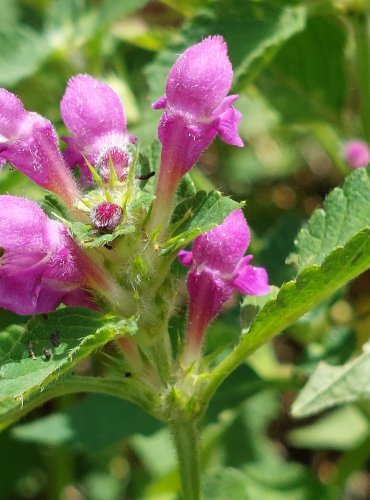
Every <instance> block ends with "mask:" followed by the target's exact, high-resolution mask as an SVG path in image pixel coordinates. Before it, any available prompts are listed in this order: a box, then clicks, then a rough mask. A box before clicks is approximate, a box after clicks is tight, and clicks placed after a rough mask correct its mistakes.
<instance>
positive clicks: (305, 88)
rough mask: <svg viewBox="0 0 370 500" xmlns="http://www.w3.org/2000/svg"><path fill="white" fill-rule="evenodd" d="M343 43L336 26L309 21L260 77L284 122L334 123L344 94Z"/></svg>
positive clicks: (342, 34) (327, 21)
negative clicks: (312, 121)
mask: <svg viewBox="0 0 370 500" xmlns="http://www.w3.org/2000/svg"><path fill="white" fill-rule="evenodd" d="M345 43H346V36H345V31H344V30H343V28H342V27H341V26H340V25H339V23H337V22H335V21H333V20H332V19H328V18H321V17H316V18H313V19H310V20H309V21H308V23H307V27H306V29H305V30H304V31H303V32H301V33H299V34H297V35H296V36H295V37H293V38H292V39H291V40H290V41H289V42H288V43H287V44H286V45H285V46H284V47H283V49H282V50H281V51H280V52H279V54H278V55H277V57H276V59H275V60H274V61H273V63H272V64H271V65H270V67H269V68H268V69H267V71H266V72H265V73H264V74H262V75H261V79H260V81H259V85H260V87H262V91H263V93H264V94H265V95H266V97H267V98H268V100H269V101H270V102H271V103H272V104H273V105H274V107H275V108H276V109H278V111H279V112H280V113H281V115H282V116H283V117H284V119H285V120H286V121H287V122H292V121H295V122H297V121H298V122H302V121H307V120H317V119H318V118H320V119H322V118H323V119H325V120H329V121H331V122H334V123H336V122H337V120H338V117H339V113H340V112H341V109H342V104H343V99H344V95H345V81H346V78H345V75H344V64H345V63H344V53H345V51H344V46H345ZM318 54H320V57H318Z"/></svg>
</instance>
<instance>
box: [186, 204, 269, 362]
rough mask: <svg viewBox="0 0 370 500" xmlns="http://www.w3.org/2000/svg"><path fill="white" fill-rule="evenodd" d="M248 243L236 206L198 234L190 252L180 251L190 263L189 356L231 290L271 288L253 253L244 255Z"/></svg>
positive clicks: (250, 292) (251, 291)
mask: <svg viewBox="0 0 370 500" xmlns="http://www.w3.org/2000/svg"><path fill="white" fill-rule="evenodd" d="M249 243H250V231H249V227H248V224H247V222H246V220H245V218H244V215H243V212H242V210H241V209H237V210H235V211H234V212H232V213H231V214H230V215H229V216H228V217H226V219H225V220H224V222H223V223H222V224H220V225H219V226H217V227H215V228H214V229H211V230H210V231H207V232H206V233H204V234H202V235H200V236H198V237H197V238H196V239H195V240H194V243H193V250H192V251H191V252H188V251H185V250H182V251H180V252H179V260H180V262H181V264H183V265H184V266H191V269H190V271H189V273H188V278H187V287H188V291H189V297H190V302H189V320H188V334H187V343H188V344H187V345H188V347H187V351H188V359H191V358H193V357H197V355H198V354H199V353H200V348H201V344H202V339H203V336H204V333H205V330H206V328H207V326H208V325H209V323H210V321H211V320H212V319H213V318H214V317H215V316H216V315H217V314H218V313H219V311H220V309H221V307H222V305H223V304H224V303H225V302H226V301H227V300H228V299H229V298H230V297H231V296H232V294H233V293H234V291H239V292H240V293H243V294H247V295H265V294H266V293H268V292H269V291H270V287H269V285H268V276H267V273H266V270H265V269H264V268H262V267H253V266H251V265H250V262H251V260H252V258H253V256H252V255H247V256H244V253H245V251H246V249H247V248H248V246H249ZM189 356H190V357H189Z"/></svg>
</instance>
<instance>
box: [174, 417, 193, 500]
mask: <svg viewBox="0 0 370 500" xmlns="http://www.w3.org/2000/svg"><path fill="white" fill-rule="evenodd" d="M170 425H171V430H172V435H173V438H174V441H175V447H176V453H177V459H178V464H179V469H180V476H181V484H182V494H183V500H199V499H200V459H199V436H198V421H197V420H190V421H186V422H183V421H182V420H180V421H177V422H176V421H175V422H172V424H170Z"/></svg>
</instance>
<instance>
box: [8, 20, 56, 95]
mask: <svg viewBox="0 0 370 500" xmlns="http://www.w3.org/2000/svg"><path fill="white" fill-rule="evenodd" d="M0 46H1V53H0V67H1V73H0V85H3V86H12V85H15V84H16V83H18V82H19V81H20V80H22V79H23V78H26V77H27V76H30V75H32V74H33V73H35V72H36V71H38V70H39V69H40V68H41V66H42V64H43V63H44V61H45V60H46V59H47V57H48V56H49V54H50V52H51V47H50V44H49V43H46V40H45V38H44V37H43V36H41V35H39V34H38V33H37V32H36V31H34V30H33V29H31V28H28V27H27V26H24V25H21V24H18V25H16V26H12V28H11V29H10V28H4V29H2V30H0Z"/></svg>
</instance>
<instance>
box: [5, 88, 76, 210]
mask: <svg viewBox="0 0 370 500" xmlns="http://www.w3.org/2000/svg"><path fill="white" fill-rule="evenodd" d="M12 113H13V115H12ZM6 161H8V162H10V163H11V164H12V166H13V167H14V168H16V169H17V170H20V171H21V172H23V173H24V174H25V175H27V176H28V177H29V178H30V179H32V180H33V181H34V182H35V183H36V184H38V185H39V186H41V187H43V188H45V189H48V190H50V191H53V192H55V193H56V194H58V195H59V196H60V197H61V198H63V199H64V200H65V201H66V202H67V203H68V204H69V205H72V204H73V202H74V201H75V200H76V198H77V197H78V196H79V193H78V190H77V187H76V185H75V184H74V181H73V179H72V176H71V174H70V172H69V171H68V169H67V166H66V165H65V163H64V161H63V158H62V156H61V154H60V151H59V146H58V138H57V135H56V132H55V130H54V128H53V126H52V124H51V123H50V122H49V121H48V120H47V119H46V118H43V117H42V116H40V115H38V114H37V113H32V112H28V111H26V110H25V109H24V107H23V105H22V103H21V101H20V100H19V99H18V98H17V97H16V96H15V95H13V94H11V93H10V92H8V91H6V90H4V89H0V165H3V164H4V163H5V162H6Z"/></svg>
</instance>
